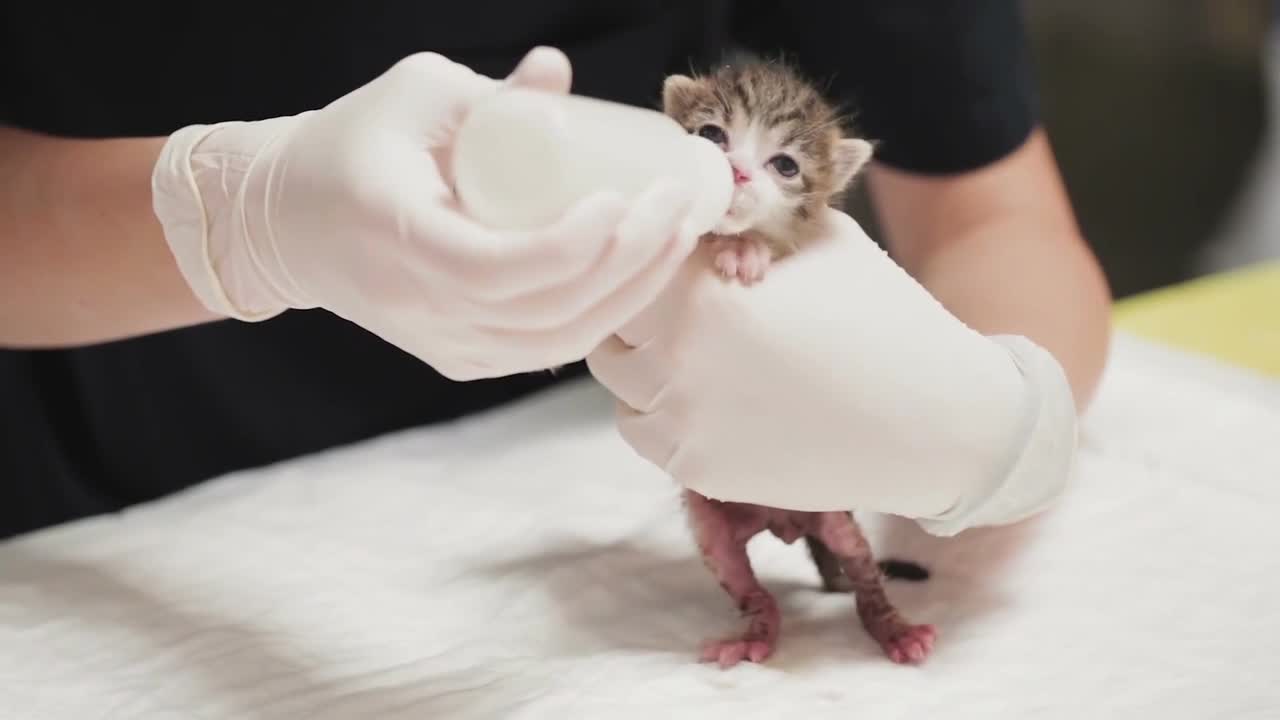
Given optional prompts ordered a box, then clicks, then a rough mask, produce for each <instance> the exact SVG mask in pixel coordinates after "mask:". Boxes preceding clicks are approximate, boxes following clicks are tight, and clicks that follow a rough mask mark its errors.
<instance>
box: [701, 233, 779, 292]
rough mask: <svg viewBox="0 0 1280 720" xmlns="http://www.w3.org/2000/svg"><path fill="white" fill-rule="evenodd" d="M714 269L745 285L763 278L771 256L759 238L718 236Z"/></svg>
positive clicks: (771, 258)
mask: <svg viewBox="0 0 1280 720" xmlns="http://www.w3.org/2000/svg"><path fill="white" fill-rule="evenodd" d="M715 247H716V258H715V265H716V269H717V270H719V271H720V273H721V274H723V275H724V276H725V277H727V278H734V277H736V278H738V280H740V281H742V282H743V283H745V284H747V285H751V284H753V283H756V282H759V281H760V280H762V279H764V275H765V272H766V271H767V270H768V269H769V264H770V263H771V262H772V260H773V257H772V254H771V253H770V252H769V247H768V246H767V245H765V244H764V242H763V241H761V240H756V239H754V238H743V237H726V238H718V239H717V241H716V246H715Z"/></svg>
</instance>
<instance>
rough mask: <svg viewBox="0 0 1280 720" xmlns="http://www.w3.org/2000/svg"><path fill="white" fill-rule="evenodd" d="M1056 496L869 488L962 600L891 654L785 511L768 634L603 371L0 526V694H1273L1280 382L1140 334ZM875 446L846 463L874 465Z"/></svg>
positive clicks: (638, 703) (779, 701)
mask: <svg viewBox="0 0 1280 720" xmlns="http://www.w3.org/2000/svg"><path fill="white" fill-rule="evenodd" d="M1113 352H1114V357H1113V359H1112V362H1111V364H1110V366H1109V368H1108V371H1107V376H1106V378H1105V379H1104V381H1103V385H1102V389H1101V391H1100V393H1099V395H1098V400H1097V402H1096V404H1095V405H1094V407H1093V408H1092V410H1091V412H1090V413H1089V415H1088V417H1087V418H1086V419H1085V423H1084V425H1083V428H1082V437H1081V451H1080V467H1079V473H1078V477H1077V479H1076V481H1075V482H1074V483H1073V485H1072V487H1071V490H1070V492H1069V493H1068V494H1067V496H1066V497H1065V498H1064V499H1063V501H1062V502H1061V503H1060V504H1059V505H1058V506H1056V507H1055V508H1054V509H1053V510H1051V511H1049V512H1047V513H1045V514H1044V515H1042V516H1041V517H1039V518H1036V519H1035V520H1033V521H1029V522H1027V523H1023V524H1020V525H1017V526H1013V527H1009V528H998V529H991V530H983V531H974V532H967V533H962V534H961V535H960V536H958V537H956V538H951V539H948V540H939V539H935V538H930V537H927V536H925V535H923V533H921V532H919V531H918V530H915V529H913V527H912V526H910V525H909V524H906V523H898V522H893V521H890V520H888V519H885V518H874V517H873V518H867V521H868V522H867V528H868V532H869V535H870V537H871V539H872V542H873V543H874V544H875V546H876V548H877V549H878V550H879V551H881V552H882V553H892V554H894V555H897V556H900V557H907V558H911V559H915V560H918V561H920V562H923V563H924V564H926V565H928V566H929V567H930V568H931V570H932V571H933V577H932V578H931V579H930V580H929V581H928V582H926V583H923V584H891V586H890V588H889V590H890V593H891V595H892V596H893V597H894V599H895V600H896V602H897V604H898V605H899V607H900V608H901V609H902V610H903V611H904V612H905V613H907V614H908V615H910V616H911V617H912V618H915V619H917V620H919V621H927V622H932V623H935V624H936V625H937V627H938V628H939V630H940V637H939V641H938V646H937V651H936V653H935V655H934V656H933V658H932V659H931V660H930V662H929V663H928V664H927V665H925V666H924V667H921V668H906V667H899V666H894V665H892V664H890V663H888V662H887V661H885V660H884V658H883V657H882V656H881V655H880V654H879V652H878V651H877V649H876V648H875V646H874V644H873V643H872V642H871V641H870V640H869V639H868V638H867V637H866V635H865V633H863V632H862V631H861V630H860V628H859V627H858V625H857V623H856V621H855V620H854V615H853V606H852V601H851V600H850V599H849V598H848V597H843V596H831V595H824V594H822V593H820V592H817V589H816V581H817V577H816V574H815V573H814V571H813V568H812V566H811V565H810V564H809V563H808V561H807V560H806V558H805V554H804V550H803V548H801V547H799V546H794V545H793V546H785V545H783V544H781V543H780V542H777V541H776V540H773V539H772V538H766V537H761V538H758V539H757V541H756V542H754V543H753V545H752V548H751V549H752V559H753V562H754V564H755V565H756V568H757V570H758V572H759V574H760V576H761V578H762V579H763V580H764V582H765V583H766V584H767V585H768V586H769V587H770V588H771V589H773V590H774V591H775V592H776V593H777V594H778V596H779V598H780V601H781V603H782V605H783V612H784V620H783V630H782V645H781V647H780V649H779V652H778V654H777V655H776V656H775V658H774V659H773V660H771V662H769V663H768V664H766V665H763V666H742V667H740V668H737V669H735V670H733V671H731V672H728V673H724V672H720V671H719V670H716V669H714V668H712V667H707V666H700V665H697V664H695V663H694V662H693V659H694V653H695V650H696V646H697V644H698V642H699V641H700V640H701V639H703V638H705V637H708V636H713V635H720V634H724V633H727V632H731V631H732V630H734V629H735V628H736V627H737V626H738V625H739V624H740V622H741V620H740V619H739V618H737V617H736V613H735V612H734V610H733V608H732V607H730V604H729V602H728V601H727V599H726V598H725V596H724V594H723V593H722V592H721V590H720V588H718V587H717V586H716V584H715V582H714V581H713V580H712V579H711V577H710V576H709V575H708V574H707V573H706V571H705V569H704V568H703V567H702V565H701V562H700V560H699V559H698V557H697V554H696V552H695V551H694V547H693V543H692V540H691V538H690V537H689V534H688V529H687V526H686V523H685V522H684V520H683V519H682V517H681V514H680V510H679V504H678V499H677V496H676V493H675V491H674V488H672V486H671V484H670V482H669V481H668V480H667V479H666V478H664V477H662V476H661V475H660V474H659V473H657V472H656V471H655V470H653V469H652V468H651V467H649V466H648V465H645V464H644V463H642V462H640V461H638V460H637V459H636V458H635V457H634V455H633V454H631V453H630V452H629V451H628V450H627V448H626V447H625V446H624V445H623V444H622V442H621V440H620V439H619V438H618V437H617V434H616V431H615V430H614V428H613V426H612V423H611V416H610V403H609V400H608V398H607V397H606V396H605V395H604V394H603V392H601V391H600V390H599V388H597V387H595V386H594V385H591V384H589V383H575V384H571V385H568V386H566V387H563V388H560V389H558V390H556V391H553V392H549V393H546V394H543V395H539V396H538V397H535V398H531V399H529V400H528V401H526V402H522V403H520V404H518V405H516V406H513V407H510V408H506V409H504V410H502V411H501V412H496V413H491V414H488V415H484V416H481V417H476V418H471V419H468V420H465V421H462V422H458V423H456V424H451V425H447V426H443V427H435V428H428V429H422V430H415V431H412V432H406V433H401V434H397V435H393V436H388V437H385V438H379V439H377V440H374V441H370V442H367V443H362V444H359V445H356V446H352V447H346V448H338V449H335V450H334V451H332V452H328V453H323V454H320V455H316V456H312V457H308V458H303V459H300V460H298V461H294V462H289V463H283V464H280V465H277V466H271V467H266V468H261V469H257V470H254V471H251V472H244V473H238V474H235V475H232V476H228V477H226V478H221V479H218V480H216V481H214V482H211V483H208V484H206V485H204V486H201V487H199V488H196V489H193V490H192V491H190V492H187V493H183V494H181V495H178V496H175V497H171V498H168V499H165V500H163V501H160V502H156V503H153V504H150V505H146V506H143V507H139V508H136V509H134V510H131V511H129V512H126V513H123V514H120V515H117V516H109V517H101V518H94V519H91V520H87V521H84V522H80V523H75V524H73V525H69V526H66V527H61V528H56V529H52V530H50V531H48V532H44V533H38V534H35V535H32V536H29V537H26V538H22V539H19V540H17V541H13V542H10V543H5V544H0V647H2V648H4V651H3V652H0V718H5V719H8V718H15V719H21V720H70V719H72V718H74V720H99V719H108V718H110V719H116V718H129V719H131V720H135V719H136V720H162V719H165V720H167V719H169V718H175V719H176V718H183V719H184V720H186V719H190V718H236V719H240V718H244V719H252V720H261V719H272V720H276V719H278V720H292V719H294V718H299V719H300V718H307V719H308V720H316V719H323V718H335V719H342V720H349V719H351V718H375V717H376V718H415V719H417V718H449V720H472V719H478V718H521V719H523V718H575V719H576V718H609V719H610V720H613V719H625V718H644V720H652V718H653V717H661V718H664V720H668V719H672V718H698V719H700V720H717V719H718V718H733V719H734V720H742V719H743V718H767V719H768V720H777V718H779V717H804V718H841V720H845V719H847V718H850V717H866V718H877V719H887V718H904V719H905V718H911V719H912V720H918V718H922V717H947V718H952V719H957V720H969V719H970V718H973V719H975V720H977V719H979V718H981V720H990V719H991V718H1006V717H1008V718H1034V719H1039V718H1047V719H1054V720H1056V719H1058V718H1063V719H1067V718H1070V719H1072V720H1076V719H1078V718H1083V717H1090V718H1126V719H1128V718H1135V717H1155V718H1161V719H1162V720H1183V719H1185V720H1206V719H1211V718H1224V719H1226V718H1229V719H1230V720H1250V719H1252V718H1259V719H1261V718H1267V719H1268V720H1274V719H1275V718H1277V717H1280V683H1277V681H1276V678H1277V676H1278V673H1280V613H1277V612H1276V608H1278V607H1280V552H1277V550H1276V549H1277V548H1278V547H1280V523H1278V522H1277V521H1276V511H1277V508H1280V484H1277V482H1276V481H1277V479H1280V446H1277V445H1276V444H1275V439H1276V431H1277V428H1280V381H1277V380H1276V379H1274V378H1271V377H1269V376H1266V375H1264V374H1262V373H1256V372H1250V371H1246V370H1242V369H1239V368H1233V367H1230V366H1226V365H1224V364H1222V363H1220V362H1218V361H1216V360H1213V359H1211V358H1208V357H1204V356H1196V355H1189V354H1185V353H1181V352H1173V351H1170V350H1168V349H1165V348H1162V347H1159V346H1156V345H1152V344H1150V343H1148V342H1145V341H1142V340H1138V339H1136V338H1134V337H1132V336H1130V335H1127V334H1122V335H1121V336H1120V337H1118V338H1117V342H1116V343H1115V345H1114V346H1113ZM851 472H852V470H851Z"/></svg>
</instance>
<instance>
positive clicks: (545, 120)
mask: <svg viewBox="0 0 1280 720" xmlns="http://www.w3.org/2000/svg"><path fill="white" fill-rule="evenodd" d="M453 152H454V154H453V158H452V162H451V165H452V168H453V176H454V187H455V190H456V192H457V194H458V197H459V200H460V201H461V203H462V208H463V210H464V211H465V212H466V213H467V214H468V215H469V216H471V217H472V218H473V219H475V220H477V221H479V222H481V223H484V224H486V225H489V226H491V227H494V228H498V229H507V230H523V229H532V228H538V227H545V226H546V225H548V224H550V223H553V222H555V221H556V220H557V219H558V218H559V217H560V216H562V215H563V214H564V213H565V212H566V211H567V210H569V208H571V207H572V206H573V205H575V204H576V203H577V202H579V201H580V200H582V199H584V198H586V197H587V196H589V195H591V194H593V193H596V192H600V191H604V190H611V191H615V192H619V193H622V194H623V195H624V196H628V197H631V196H635V195H636V194H638V193H640V192H643V191H644V190H645V189H646V188H648V187H649V186H651V185H652V184H653V183H654V182H655V181H657V180H659V179H660V178H671V179H674V180H678V181H681V182H684V183H686V184H687V186H688V188H689V192H690V193H692V194H694V208H693V210H692V214H691V221H693V222H694V223H695V224H696V226H697V227H698V229H699V230H700V231H702V232H708V231H710V229H711V228H712V227H713V226H714V225H715V224H716V222H718V221H719V219H720V218H721V217H723V215H724V213H725V212H727V211H728V208H729V203H730V200H731V198H732V194H733V176H732V171H731V170H730V167H729V163H728V160H727V159H726V158H725V156H724V153H723V152H722V151H721V150H720V149H719V148H718V147H716V146H715V145H713V144H712V143H709V142H707V141H705V140H703V139H701V138H698V137H696V136H692V135H690V134H688V133H687V132H685V131H684V129H683V128H682V127H680V126H679V124H678V123H676V122H675V121H674V120H672V119H671V118H669V117H667V116H665V115H663V114H662V113H659V112H656V111H653V110H646V109H643V108H636V107H631V106H627V105H622V104H620V103H613V102H607V101H604V100H597V99H594V98H587V97H583V96H576V95H559V94H552V93H546V92H539V91H535V90H526V89H523V88H511V89H505V90H503V91H501V92H499V93H497V94H495V95H494V96H492V97H490V98H486V99H485V100H484V101H481V102H480V103H477V105H476V106H475V107H474V108H473V109H472V110H471V112H470V113H469V114H468V115H467V117H466V118H465V119H464V120H463V122H462V125H461V126H460V127H459V130H458V134H457V137H456V140H455V143H454V151H453Z"/></svg>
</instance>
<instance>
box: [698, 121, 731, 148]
mask: <svg viewBox="0 0 1280 720" xmlns="http://www.w3.org/2000/svg"><path fill="white" fill-rule="evenodd" d="M698 134H699V135H701V136H702V137H704V138H706V139H708V140H710V141H711V142H713V143H715V144H717V145H720V146H725V145H728V144H729V136H728V135H726V134H725V132H724V129H722V128H721V127H719V126H717V125H703V126H702V127H700V128H698Z"/></svg>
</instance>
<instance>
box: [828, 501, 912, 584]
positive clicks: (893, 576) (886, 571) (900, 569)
mask: <svg viewBox="0 0 1280 720" xmlns="http://www.w3.org/2000/svg"><path fill="white" fill-rule="evenodd" d="M850 517H852V514H850ZM854 522H855V523H856V522H857V521H856V520H855V521H854ZM804 540H805V544H806V545H808V546H809V556H810V557H812V558H813V564H814V565H816V566H817V568H818V576H819V577H820V578H821V579H822V591H823V592H829V593H835V592H839V593H846V592H853V583H852V582H851V581H850V580H849V578H848V577H847V576H846V575H845V574H844V568H842V567H840V559H839V558H837V557H836V555H835V553H833V552H831V548H829V547H827V546H826V544H824V543H823V542H822V540H820V539H819V538H817V537H816V536H814V535H807V536H805V539H804ZM876 564H877V565H878V566H879V568H880V574H881V576H882V577H883V578H884V579H886V580H910V581H912V582H924V581H925V580H928V579H929V571H928V570H926V569H925V568H924V566H922V565H920V564H919V563H914V562H911V561H909V560H880V561H878V562H877V563H876Z"/></svg>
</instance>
